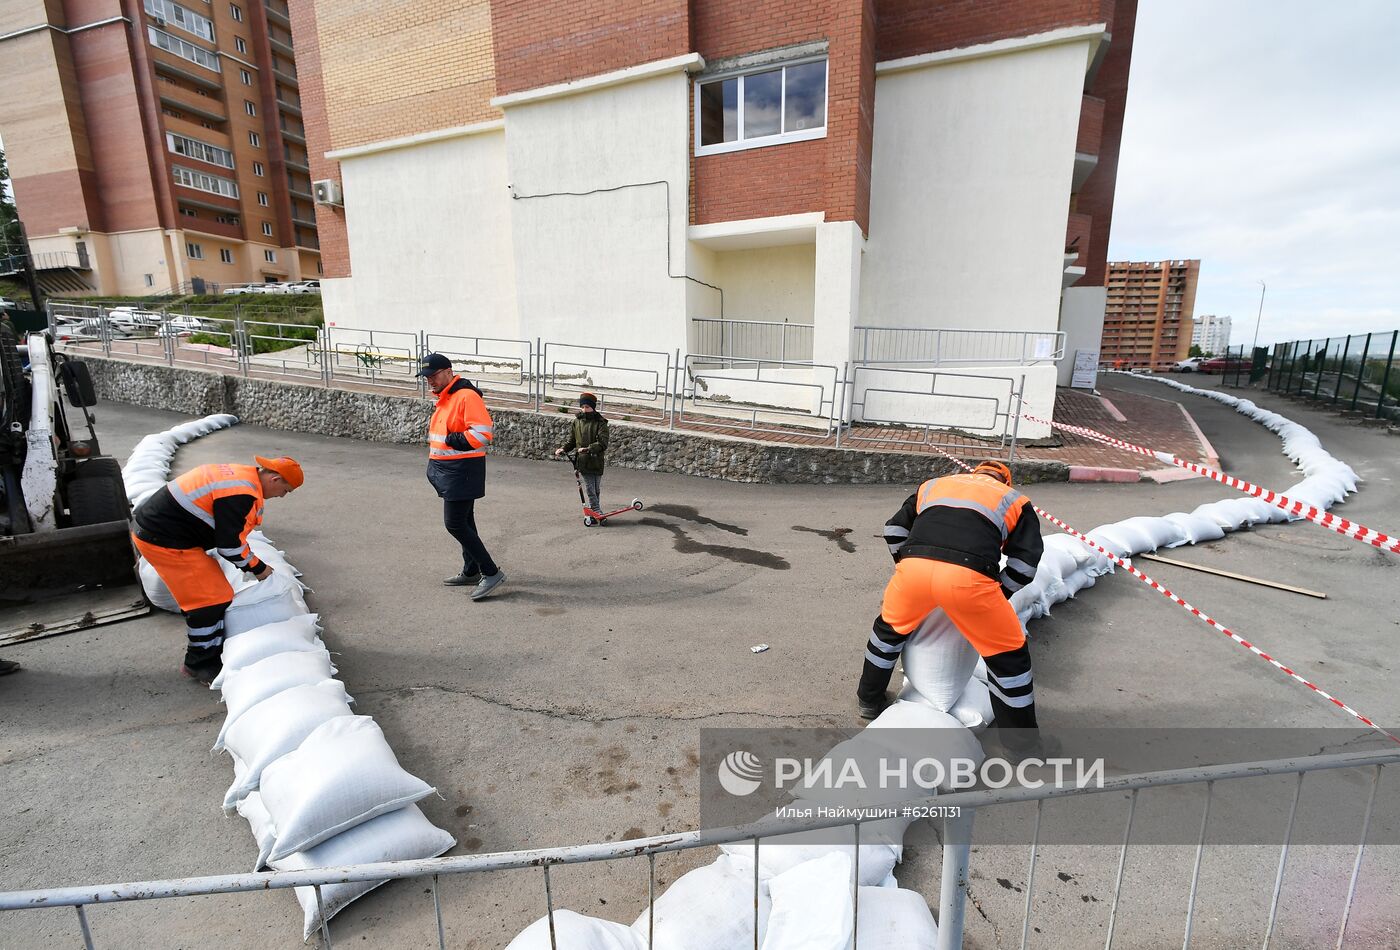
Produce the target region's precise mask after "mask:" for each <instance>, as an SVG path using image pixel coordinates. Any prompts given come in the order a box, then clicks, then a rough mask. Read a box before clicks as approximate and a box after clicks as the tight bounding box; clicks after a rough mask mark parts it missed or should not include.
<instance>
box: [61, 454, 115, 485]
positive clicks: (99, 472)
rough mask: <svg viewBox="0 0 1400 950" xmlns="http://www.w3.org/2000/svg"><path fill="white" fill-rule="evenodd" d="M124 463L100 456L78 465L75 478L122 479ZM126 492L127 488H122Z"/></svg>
mask: <svg viewBox="0 0 1400 950" xmlns="http://www.w3.org/2000/svg"><path fill="white" fill-rule="evenodd" d="M121 474H122V463H121V462H118V461H117V460H116V459H114V458H112V457H111V456H109V455H99V456H97V457H96V458H90V459H88V460H87V461H85V462H80V463H79V464H78V471H77V474H75V475H74V476H73V477H74V478H120V477H121ZM122 488H123V490H125V488H126V486H125V485H123V486H122Z"/></svg>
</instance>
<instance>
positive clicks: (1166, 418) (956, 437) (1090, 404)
mask: <svg viewBox="0 0 1400 950" xmlns="http://www.w3.org/2000/svg"><path fill="white" fill-rule="evenodd" d="M75 349H76V348H75ZM112 355H113V356H114V357H117V358H119V359H127V360H132V361H134V362H154V363H164V362H165V359H164V358H162V357H161V356H158V355H157V353H155V352H152V353H150V354H146V353H144V352H141V353H135V352H113V354H112ZM205 360H209V361H210V364H211V365H209V366H208V368H209V369H213V370H216V371H218V370H220V369H224V371H227V369H225V368H223V367H219V366H217V365H212V364H214V363H216V362H217V360H210V358H209V356H208V354H205V353H203V352H201V353H199V354H197V355H195V356H194V358H193V359H190V360H189V362H185V361H183V360H182V361H180V362H178V363H177V365H181V366H186V367H188V366H189V365H190V363H191V362H204V361H205ZM253 375H255V376H258V377H260V378H269V379H270V378H279V379H290V380H292V381H300V382H308V383H310V384H311V385H315V383H316V381H315V379H314V378H313V379H309V380H308V379H307V378H306V377H305V376H297V375H292V374H285V375H284V374H282V373H280V372H278V371H277V369H276V368H274V367H255V371H254V373H253ZM485 385H486V386H487V387H488V388H486V397H487V404H488V405H489V406H491V407H493V408H501V409H516V410H521V409H527V408H528V406H526V405H524V404H523V401H522V398H521V394H519V393H493V392H492V391H491V389H490V388H489V383H487V384H485ZM335 386H336V388H340V389H352V390H359V391H363V392H384V393H386V394H394V395H405V394H408V393H411V390H409V388H408V387H406V386H404V385H403V383H402V382H398V381H396V382H393V383H390V382H386V383H376V382H374V381H370V380H367V379H364V378H357V379H336V380H335ZM1101 386H1102V388H1101V390H1100V391H1101V392H1102V393H1103V394H1104V397H1105V398H1107V399H1108V400H1109V401H1110V402H1111V403H1112V404H1113V406H1114V408H1116V409H1117V411H1118V414H1120V415H1122V416H1123V417H1124V420H1125V421H1119V420H1118V419H1117V418H1116V416H1115V415H1114V413H1113V412H1112V411H1111V410H1110V409H1109V408H1108V407H1107V406H1105V405H1104V401H1103V399H1102V398H1100V397H1099V396H1095V395H1094V394H1092V393H1089V392H1085V391H1082V390H1074V389H1064V388H1060V389H1057V390H1056V392H1055V421H1056V422H1063V423H1066V424H1068V425H1079V426H1084V427H1086V428H1090V429H1095V430H1097V431H1099V432H1103V433H1106V434H1108V435H1112V436H1115V437H1117V438H1121V439H1126V440H1127V441H1129V442H1135V443H1137V444H1138V445H1143V446H1146V447H1148V448H1152V449H1159V450H1162V451H1167V452H1172V453H1173V454H1175V455H1177V456H1179V457H1181V458H1184V459H1189V460H1192V461H1197V462H1206V463H1214V462H1215V461H1216V460H1215V459H1213V458H1210V457H1208V456H1207V454H1206V451H1205V448H1204V447H1203V446H1202V444H1201V441H1200V439H1199V438H1198V437H1197V434H1196V430H1195V428H1194V426H1193V424H1192V422H1191V421H1190V419H1189V418H1188V416H1187V413H1186V412H1185V411H1184V409H1183V407H1182V406H1181V404H1180V403H1177V402H1175V401H1173V400H1171V399H1166V398H1161V397H1156V396H1147V395H1144V394H1141V393H1134V392H1128V391H1126V390H1122V389H1115V388H1113V386H1112V382H1111V381H1103V382H1101ZM558 409H559V406H558V404H557V403H556V404H550V405H547V406H546V407H545V409H544V411H545V412H557V411H558ZM612 415H613V416H614V417H619V416H620V417H624V418H626V419H627V420H628V421H630V422H633V423H636V424H639V425H666V420H665V418H664V414H663V413H661V412H659V411H658V410H657V409H656V408H650V409H648V408H639V409H637V410H636V411H628V410H627V409H625V408H623V407H622V406H621V405H617V406H615V408H614V409H613V411H612ZM670 427H671V428H674V429H678V430H683V431H686V432H699V433H704V434H707V435H712V436H718V437H720V438H734V439H752V440H755V441H760V442H768V443H778V444H784V445H803V446H818V447H825V448H834V447H835V446H836V436H835V434H834V433H832V434H823V433H822V432H820V431H813V430H812V429H811V428H802V427H792V426H784V425H780V424H773V425H769V426H765V427H763V428H751V427H748V426H744V425H738V424H733V423H729V424H726V423H725V422H723V421H715V422H709V421H701V420H700V419H697V418H696V417H695V416H694V415H693V414H692V415H689V416H685V417H684V418H680V419H677V420H676V421H675V422H674V423H673V424H672V425H671V426H670ZM928 435H929V434H928V433H925V432H923V431H920V430H916V429H904V428H900V427H894V426H864V425H858V426H853V427H852V428H850V429H849V430H846V431H844V432H843V433H842V434H841V448H849V449H851V450H853V451H862V452H882V451H886V452H900V453H927V454H929V455H936V454H938V453H937V450H936V449H935V448H934V447H933V446H932V445H930V444H928V442H927V441H926V440H927V438H928ZM933 435H934V436H935V437H937V438H938V446H939V447H941V448H943V449H944V450H946V451H948V452H950V453H952V454H954V455H958V456H965V457H969V458H983V457H989V458H997V457H999V458H1005V457H1006V450H1005V448H1003V447H1002V446H1000V445H999V444H998V443H997V441H996V440H985V439H979V438H976V437H973V436H965V435H960V434H958V433H933ZM1016 457H1017V458H1018V459H1033V460H1040V461H1054V462H1063V463H1064V464H1066V465H1071V466H1085V467H1088V468H1116V469H1136V470H1137V471H1140V472H1144V471H1154V470H1161V469H1162V468H1163V467H1164V466H1163V465H1162V464H1161V463H1158V462H1157V461H1156V460H1154V459H1149V458H1147V457H1145V456H1142V455H1138V454H1137V453H1134V452H1128V451H1125V450H1123V449H1116V448H1112V447H1110V446H1106V445H1100V444H1099V443H1097V442H1094V441H1092V440H1090V439H1087V438H1084V437H1083V436H1079V435H1074V434H1072V433H1067V432H1060V431H1057V432H1056V434H1055V437H1054V439H1049V440H1039V441H1038V442H1037V443H1035V444H1027V443H1020V444H1018V445H1017V446H1016Z"/></svg>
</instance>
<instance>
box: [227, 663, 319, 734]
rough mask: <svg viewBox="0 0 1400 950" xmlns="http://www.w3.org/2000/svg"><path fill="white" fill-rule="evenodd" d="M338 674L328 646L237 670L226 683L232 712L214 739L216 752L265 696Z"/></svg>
mask: <svg viewBox="0 0 1400 950" xmlns="http://www.w3.org/2000/svg"><path fill="white" fill-rule="evenodd" d="M334 675H335V666H334V664H332V663H331V655H330V654H329V653H327V652H326V651H325V650H324V649H322V650H321V651H320V652H309V653H278V654H276V655H274V656H270V657H267V658H266V659H263V660H259V661H258V662H256V663H254V664H253V665H252V666H245V667H244V668H243V669H241V670H234V671H233V672H232V673H230V674H229V675H228V676H227V677H225V678H224V682H223V691H224V705H225V707H227V709H228V714H227V716H226V717H225V719H224V727H223V728H222V729H220V730H219V738H218V739H217V740H216V741H215V742H214V751H215V752H219V751H221V750H222V749H223V747H224V738H225V737H226V736H227V735H228V731H229V729H230V728H231V727H232V726H233V724H234V723H236V722H237V721H238V717H239V716H241V715H243V714H244V713H245V712H247V711H248V710H250V709H252V708H253V707H254V706H256V705H257V704H258V703H260V702H262V701H263V700H264V699H267V698H268V697H269V696H276V695H277V694H278V693H280V692H282V690H284V689H291V688H292V687H293V686H302V685H304V684H307V683H319V682H321V680H324V679H330V678H331V677H332V676H334Z"/></svg>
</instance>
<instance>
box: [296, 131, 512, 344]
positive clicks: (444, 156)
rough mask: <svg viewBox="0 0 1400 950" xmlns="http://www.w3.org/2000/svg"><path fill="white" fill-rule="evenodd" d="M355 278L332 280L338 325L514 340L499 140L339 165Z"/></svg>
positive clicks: (330, 311)
mask: <svg viewBox="0 0 1400 950" xmlns="http://www.w3.org/2000/svg"><path fill="white" fill-rule="evenodd" d="M340 167H341V175H342V181H343V185H344V195H345V222H346V230H347V232H348V234H349V240H350V266H351V273H352V276H351V277H349V278H342V279H338V280H326V281H324V282H323V284H322V297H323V300H324V303H325V305H326V315H327V317H326V318H327V320H333V321H335V322H336V323H338V324H340V325H341V326H355V327H369V328H374V329H385V330H391V329H392V330H410V331H411V330H420V329H421V330H426V331H428V332H430V333H440V334H455V335H464V336H492V337H510V338H514V337H518V336H519V335H520V326H519V322H518V320H517V318H516V307H515V280H514V268H513V266H512V262H511V245H510V223H511V222H510V209H509V207H508V205H509V202H510V196H509V194H508V193H507V192H506V181H507V177H506V145H505V136H504V134H502V133H501V132H499V131H496V132H488V133H483V134H477V135H467V136H462V137H458V138H450V139H445V140H442V141H436V142H429V143H424V144H419V145H413V146H409V147H405V148H396V149H392V150H390V151H384V152H375V153H372V154H369V155H360V156H354V157H348V158H343V159H342V160H341V166H340Z"/></svg>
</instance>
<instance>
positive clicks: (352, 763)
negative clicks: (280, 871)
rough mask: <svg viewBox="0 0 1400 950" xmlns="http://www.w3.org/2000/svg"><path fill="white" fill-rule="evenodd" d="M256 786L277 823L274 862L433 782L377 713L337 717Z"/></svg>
mask: <svg viewBox="0 0 1400 950" xmlns="http://www.w3.org/2000/svg"><path fill="white" fill-rule="evenodd" d="M293 655H294V656H300V655H302V654H293ZM259 791H260V792H261V793H262V800H263V805H265V806H266V807H267V813H268V814H269V815H271V816H272V823H273V825H274V826H275V827H276V828H277V844H276V845H275V846H274V847H273V850H272V855H271V860H273V861H277V860H279V859H281V858H284V857H286V856H287V855H289V854H292V853H293V852H296V851H305V850H306V849H307V848H313V847H315V846H316V845H318V844H320V843H321V842H322V841H325V840H326V839H327V838H332V837H334V836H336V835H338V834H341V833H342V832H345V831H348V830H350V829H351V828H353V827H355V826H356V825H359V824H363V823H364V822H366V821H369V820H370V819H371V818H377V817H379V816H380V815H383V814H385V813H387V812H391V811H394V810H395V809H398V808H402V807H404V806H405V805H409V804H412V803H413V802H416V801H418V800H419V799H421V798H426V797H427V796H429V795H431V794H432V793H433V792H434V789H433V788H432V786H430V785H428V784H427V783H426V782H424V781H423V780H422V779H419V778H415V777H414V776H412V775H409V774H408V773H407V772H405V771H404V770H403V767H402V766H400V765H399V760H398V759H397V758H395V757H394V750H393V749H391V748H389V743H388V742H386V741H385V740H384V733H383V732H381V731H380V729H379V726H378V725H377V724H376V723H375V721H374V720H373V719H371V718H369V717H368V716H337V717H335V718H333V719H329V720H327V721H326V722H323V723H321V725H319V726H317V727H316V728H315V729H314V730H313V731H312V733H311V734H310V735H309V736H307V737H306V739H305V740H304V741H303V742H302V744H301V745H300V746H298V747H297V749H296V751H294V752H289V753H287V754H286V755H284V756H282V757H281V758H280V759H278V760H277V761H275V762H273V763H271V764H270V765H268V766H267V767H266V768H264V769H263V772H262V780H261V782H260V783H259Z"/></svg>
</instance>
